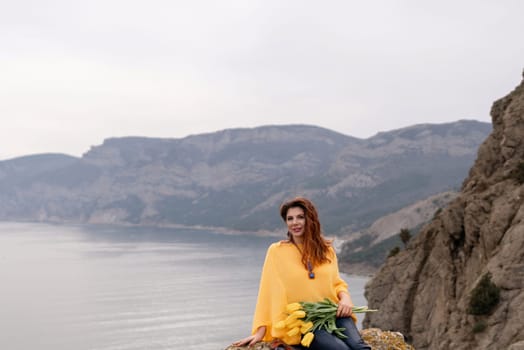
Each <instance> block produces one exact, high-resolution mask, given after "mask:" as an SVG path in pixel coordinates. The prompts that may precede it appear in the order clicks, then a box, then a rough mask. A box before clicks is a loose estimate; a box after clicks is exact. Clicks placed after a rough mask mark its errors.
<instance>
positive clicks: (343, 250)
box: [335, 191, 458, 275]
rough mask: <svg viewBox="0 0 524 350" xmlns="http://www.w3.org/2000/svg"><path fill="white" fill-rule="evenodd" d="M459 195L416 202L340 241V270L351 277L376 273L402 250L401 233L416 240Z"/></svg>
mask: <svg viewBox="0 0 524 350" xmlns="http://www.w3.org/2000/svg"><path fill="white" fill-rule="evenodd" d="M457 195H458V193H457V192H454V191H446V192H442V193H438V194H435V195H432V196H430V197H428V198H425V199H422V200H420V201H417V202H415V203H413V204H411V205H409V206H407V207H404V208H402V209H400V210H398V211H396V212H394V213H391V214H388V215H385V216H383V217H381V218H379V219H377V220H376V221H375V222H373V224H371V226H369V227H368V228H366V229H363V230H360V231H357V232H350V233H347V234H345V235H343V236H340V237H337V240H336V241H335V243H336V247H337V251H338V261H339V263H340V266H341V269H342V270H343V271H346V272H348V273H356V274H361V275H369V274H373V273H375V272H376V271H377V270H378V268H379V267H380V266H381V265H382V264H383V263H384V261H385V260H386V257H387V256H388V254H389V253H390V251H391V250H392V249H394V248H395V247H398V248H400V247H403V243H402V241H401V239H400V237H399V232H400V230H402V229H408V230H409V231H410V234H411V236H412V237H413V236H415V235H416V234H417V233H418V231H419V230H420V228H421V227H422V226H423V225H424V224H426V223H428V222H429V221H430V220H431V219H432V218H433V217H434V216H435V215H436V214H437V213H439V212H440V211H441V210H442V208H444V207H446V206H447V205H448V204H449V202H451V201H452V200H453V199H455V198H456V197H457Z"/></svg>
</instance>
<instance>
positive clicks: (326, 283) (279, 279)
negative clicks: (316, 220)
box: [252, 241, 349, 344]
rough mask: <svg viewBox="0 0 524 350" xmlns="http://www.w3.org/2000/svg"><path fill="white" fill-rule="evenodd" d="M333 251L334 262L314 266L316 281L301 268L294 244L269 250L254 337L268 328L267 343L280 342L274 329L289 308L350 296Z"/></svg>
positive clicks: (256, 310)
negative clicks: (306, 302)
mask: <svg viewBox="0 0 524 350" xmlns="http://www.w3.org/2000/svg"><path fill="white" fill-rule="evenodd" d="M330 251H331V256H329V259H330V260H331V262H329V263H324V264H322V265H320V266H315V267H314V268H313V272H314V273H315V278H314V279H310V278H309V276H308V271H307V269H306V268H305V267H304V265H303V264H302V261H301V253H300V252H299V250H298V249H297V247H296V246H295V245H294V244H293V243H290V242H286V241H281V242H277V243H273V244H272V245H271V246H270V247H269V248H268V250H267V253H266V260H265V261H264V267H263V268H262V275H261V278H260V287H259V291H258V299H257V304H256V308H255V315H254V318H253V330H252V331H253V334H254V333H255V332H256V330H257V329H258V328H259V327H261V326H266V334H265V336H264V339H263V340H264V341H271V340H273V339H274V338H281V337H279V335H280V336H281V334H280V333H279V332H278V331H277V330H276V329H274V325H275V323H277V322H278V321H280V320H282V319H284V318H285V316H286V314H285V307H286V305H287V304H289V303H293V302H300V301H310V302H317V301H322V300H324V298H329V299H331V300H333V301H335V302H337V303H338V293H339V292H341V291H344V292H346V293H348V287H347V284H346V282H344V281H343V280H342V279H341V278H340V275H339V271H338V262H337V257H336V254H335V251H334V249H333V248H330ZM348 294H349V293H348ZM299 341H300V339H298V341H297V340H295V341H293V342H289V340H288V344H297V343H298V342H299Z"/></svg>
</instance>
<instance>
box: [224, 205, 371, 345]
mask: <svg viewBox="0 0 524 350" xmlns="http://www.w3.org/2000/svg"><path fill="white" fill-rule="evenodd" d="M280 216H281V217H282V219H283V220H284V222H285V223H286V225H287V229H288V232H287V235H288V239H287V240H285V241H280V242H277V243H273V244H272V245H271V246H270V247H269V248H268V251H267V254H266V260H265V262H264V267H263V269H262V276H261V278H260V287H259V292H258V299H257V304H256V308H255V315H254V317H253V329H252V335H251V336H249V337H246V338H244V339H241V340H239V341H237V342H235V343H233V345H236V346H242V345H250V346H251V345H253V344H255V343H257V342H259V341H272V340H274V339H276V338H279V331H278V330H277V329H275V324H276V323H277V322H278V321H279V320H282V318H283V317H284V315H285V313H284V311H285V307H286V305H287V304H289V303H294V302H301V301H310V302H318V301H322V300H324V299H325V298H329V299H331V300H333V301H335V302H336V303H338V309H337V320H336V324H337V327H343V328H345V331H344V334H345V335H346V336H347V338H346V339H340V338H338V337H336V336H335V335H334V334H331V333H328V332H327V331H325V330H316V331H315V332H314V334H315V337H314V339H313V342H312V343H311V344H310V346H309V349H311V350H339V349H340V350H347V349H352V350H356V349H371V347H370V346H369V345H367V344H366V343H365V342H364V341H363V340H362V338H361V337H360V334H359V332H358V330H357V327H356V326H355V320H356V318H355V316H354V315H353V314H352V308H353V302H352V301H351V297H350V295H349V292H348V288H347V284H346V283H345V282H344V281H343V280H342V279H341V278H340V276H339V272H338V263H337V257H336V254H335V250H334V249H333V247H332V246H331V242H330V241H328V240H326V239H325V238H324V237H323V236H322V230H321V227H320V222H319V219H318V213H317V210H316V208H315V206H314V205H313V203H312V202H311V201H309V200H308V199H306V198H302V197H297V198H295V199H293V200H291V201H289V202H286V203H284V204H283V205H282V206H281V207H280ZM297 344H299V341H296V342H293V344H289V345H293V347H294V348H295V349H303V347H302V346H301V345H297Z"/></svg>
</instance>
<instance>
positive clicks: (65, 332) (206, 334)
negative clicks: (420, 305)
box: [0, 223, 367, 350]
mask: <svg viewBox="0 0 524 350" xmlns="http://www.w3.org/2000/svg"><path fill="white" fill-rule="evenodd" d="M276 240H278V238H275V237H253V236H248V235H225V234H217V233H213V232H209V231H204V230H187V229H156V228H115V227H100V226H96V227H93V226H63V225H49V224H30V223H0V349H13V350H15V349H16V350H25V349H28V350H29V349H31V350H34V349H38V350H47V349H49V350H72V349H74V350H83V349H92V350H139V349H140V350H144V349H152V350H153V349H154V350H161V349H185V350H193V349H194V350H197V349H198V350H222V349H225V348H226V347H227V346H228V345H229V344H230V343H231V342H232V341H234V340H237V339H240V338H243V337H245V336H247V335H248V334H249V332H250V329H251V317H252V313H253V309H254V306H255V300H256V294H257V291H258V280H259V277H260V271H261V268H262V264H263V261H264V255H265V252H266V249H267V247H268V246H269V244H271V243H272V242H274V241H276ZM342 276H343V278H344V279H345V280H346V281H347V282H348V284H349V286H350V292H351V294H352V297H353V301H354V302H355V304H356V305H365V304H366V301H365V299H364V298H363V289H364V285H365V283H366V281H367V278H366V277H355V276H347V275H342Z"/></svg>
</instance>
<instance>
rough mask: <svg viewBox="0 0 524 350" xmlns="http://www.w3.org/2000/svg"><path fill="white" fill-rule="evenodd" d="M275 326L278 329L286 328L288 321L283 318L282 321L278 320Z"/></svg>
mask: <svg viewBox="0 0 524 350" xmlns="http://www.w3.org/2000/svg"><path fill="white" fill-rule="evenodd" d="M275 328H276V329H283V328H286V322H284V321H283V320H282V321H278V322H277V323H275Z"/></svg>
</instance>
